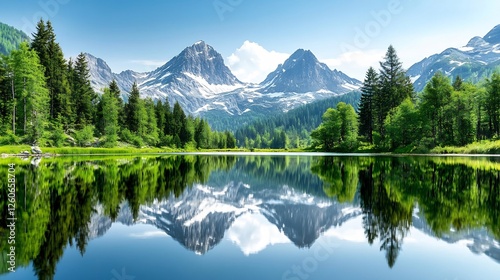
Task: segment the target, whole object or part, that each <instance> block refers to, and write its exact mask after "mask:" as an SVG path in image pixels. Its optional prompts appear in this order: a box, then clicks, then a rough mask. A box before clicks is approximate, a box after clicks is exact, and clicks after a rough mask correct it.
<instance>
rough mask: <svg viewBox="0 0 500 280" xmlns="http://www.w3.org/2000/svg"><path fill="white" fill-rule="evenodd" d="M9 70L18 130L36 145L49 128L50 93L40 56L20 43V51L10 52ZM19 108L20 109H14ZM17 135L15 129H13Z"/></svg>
mask: <svg viewBox="0 0 500 280" xmlns="http://www.w3.org/2000/svg"><path fill="white" fill-rule="evenodd" d="M9 67H10V69H11V71H12V77H13V78H12V79H13V80H12V85H13V86H12V88H13V89H14V91H13V96H14V97H15V99H14V100H15V101H14V102H15V103H14V104H16V105H17V106H14V108H13V110H15V111H14V112H13V115H14V116H16V118H17V124H18V125H17V127H19V128H22V133H23V134H25V135H26V136H27V140H28V141H29V142H31V143H35V142H37V141H38V140H39V139H40V138H41V137H42V134H43V131H44V130H45V128H46V127H47V121H48V102H49V98H48V91H47V88H46V83H45V77H44V74H43V67H42V66H41V65H40V61H39V59H38V55H37V53H36V52H35V51H33V50H30V49H29V47H28V44H27V43H21V45H20V47H19V50H15V51H12V52H11V56H10V60H9ZM15 107H17V108H15ZM13 131H14V132H17V129H16V128H13Z"/></svg>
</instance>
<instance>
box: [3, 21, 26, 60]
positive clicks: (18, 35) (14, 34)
mask: <svg viewBox="0 0 500 280" xmlns="http://www.w3.org/2000/svg"><path fill="white" fill-rule="evenodd" d="M28 40H29V38H28V36H26V34H24V32H22V31H19V30H17V29H15V28H12V27H10V26H8V25H7V24H4V23H1V22H0V54H3V55H7V54H9V53H10V52H11V51H13V50H15V49H16V48H17V47H18V46H19V44H20V43H21V42H23V41H28Z"/></svg>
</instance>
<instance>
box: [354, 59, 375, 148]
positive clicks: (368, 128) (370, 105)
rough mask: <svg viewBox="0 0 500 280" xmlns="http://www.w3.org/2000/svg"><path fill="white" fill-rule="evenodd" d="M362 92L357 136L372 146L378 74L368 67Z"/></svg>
mask: <svg viewBox="0 0 500 280" xmlns="http://www.w3.org/2000/svg"><path fill="white" fill-rule="evenodd" d="M361 91H362V92H363V93H362V94H361V99H360V103H359V107H358V108H359V109H358V110H359V135H361V136H363V137H365V139H366V140H367V141H368V142H369V143H370V144H372V143H373V130H374V120H375V118H374V105H375V104H374V103H375V101H374V97H375V96H376V94H377V91H378V74H377V72H376V71H375V69H373V67H370V68H369V69H368V71H367V72H366V76H365V80H364V82H363V87H362V88H361Z"/></svg>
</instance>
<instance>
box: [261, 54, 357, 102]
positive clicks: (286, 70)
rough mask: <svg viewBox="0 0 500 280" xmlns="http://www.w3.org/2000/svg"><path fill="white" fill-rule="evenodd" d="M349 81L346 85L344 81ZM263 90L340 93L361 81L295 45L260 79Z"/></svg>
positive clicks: (353, 87)
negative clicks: (274, 68) (285, 58)
mask: <svg viewBox="0 0 500 280" xmlns="http://www.w3.org/2000/svg"><path fill="white" fill-rule="evenodd" d="M346 84H347V85H350V86H349V87H345V86H343V85H346ZM261 85H262V87H263V90H262V91H263V92H264V93H273V92H297V93H308V92H331V93H337V94H342V93H346V92H349V91H351V90H352V89H355V88H358V87H359V86H360V85H361V83H360V82H359V81H357V80H355V79H352V78H349V77H347V76H346V75H345V74H343V73H342V72H339V71H337V70H335V71H332V70H330V68H328V66H327V65H326V64H324V63H321V62H319V61H318V59H317V58H316V56H315V55H314V54H313V53H312V52H311V51H309V50H304V49H298V50H297V51H295V52H294V53H293V54H292V55H291V56H290V57H289V58H288V59H287V60H286V61H285V62H284V63H283V64H280V65H279V66H278V68H277V69H276V70H275V71H274V72H272V73H270V74H269V75H268V76H267V78H266V79H265V80H264V81H263V82H262V83H261ZM348 88H349V89H348Z"/></svg>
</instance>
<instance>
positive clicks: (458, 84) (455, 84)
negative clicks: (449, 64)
mask: <svg viewBox="0 0 500 280" xmlns="http://www.w3.org/2000/svg"><path fill="white" fill-rule="evenodd" d="M463 83H464V81H463V80H462V78H461V77H460V76H456V77H455V80H453V89H454V90H456V91H460V90H462V85H463Z"/></svg>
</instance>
